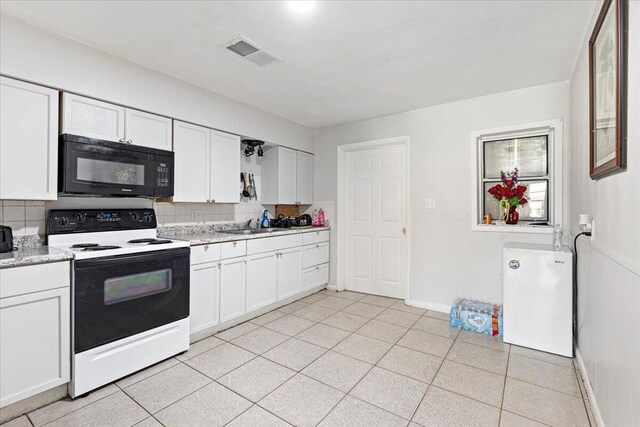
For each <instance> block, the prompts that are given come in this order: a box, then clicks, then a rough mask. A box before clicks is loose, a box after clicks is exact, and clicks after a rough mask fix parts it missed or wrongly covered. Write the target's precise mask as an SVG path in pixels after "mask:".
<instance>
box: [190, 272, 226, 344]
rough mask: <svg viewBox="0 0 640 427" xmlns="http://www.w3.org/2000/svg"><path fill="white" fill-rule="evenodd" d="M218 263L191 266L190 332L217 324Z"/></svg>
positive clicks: (218, 307) (218, 304)
mask: <svg viewBox="0 0 640 427" xmlns="http://www.w3.org/2000/svg"><path fill="white" fill-rule="evenodd" d="M219 264H220V263H219V262H215V263H213V262H210V263H206V264H200V265H195V266H192V267H191V277H190V280H189V285H190V289H189V291H190V294H189V300H190V306H189V317H190V323H191V333H192V334H193V333H195V332H199V331H202V330H204V329H207V328H210V327H212V326H215V325H217V324H218V317H219V309H220V299H219V295H220V266H219Z"/></svg>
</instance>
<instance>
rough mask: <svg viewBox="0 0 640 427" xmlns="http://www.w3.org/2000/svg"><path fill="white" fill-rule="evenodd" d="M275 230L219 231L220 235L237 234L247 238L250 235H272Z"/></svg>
mask: <svg viewBox="0 0 640 427" xmlns="http://www.w3.org/2000/svg"><path fill="white" fill-rule="evenodd" d="M274 231H275V230H272V229H270V228H244V229H241V230H224V231H222V230H221V231H220V232H221V233H227V234H239V235H242V236H249V235H252V234H267V233H273V232H274Z"/></svg>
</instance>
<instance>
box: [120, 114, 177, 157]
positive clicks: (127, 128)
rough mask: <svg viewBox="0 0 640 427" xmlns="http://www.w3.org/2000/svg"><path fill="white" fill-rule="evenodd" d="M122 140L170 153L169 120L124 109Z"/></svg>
mask: <svg viewBox="0 0 640 427" xmlns="http://www.w3.org/2000/svg"><path fill="white" fill-rule="evenodd" d="M124 117H125V120H124V139H125V140H126V141H127V142H130V143H131V144H135V145H142V146H144V147H151V148H158V149H160V150H167V151H171V119H169V118H167V117H162V116H157V115H155V114H149V113H145V112H144V111H138V110H132V109H131V108H126V109H125V115H124Z"/></svg>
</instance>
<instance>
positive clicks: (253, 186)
mask: <svg viewBox="0 0 640 427" xmlns="http://www.w3.org/2000/svg"><path fill="white" fill-rule="evenodd" d="M247 190H248V191H249V198H250V199H253V198H255V199H257V198H258V196H257V195H256V182H255V181H254V180H253V174H252V173H250V174H249V188H247Z"/></svg>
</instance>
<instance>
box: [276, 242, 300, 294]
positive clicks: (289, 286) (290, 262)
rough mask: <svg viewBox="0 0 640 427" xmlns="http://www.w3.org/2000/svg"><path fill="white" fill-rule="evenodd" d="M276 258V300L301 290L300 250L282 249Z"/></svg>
mask: <svg viewBox="0 0 640 427" xmlns="http://www.w3.org/2000/svg"><path fill="white" fill-rule="evenodd" d="M279 254H280V255H279V256H278V300H282V299H284V298H287V297H290V296H292V295H295V294H297V293H298V292H300V290H301V289H302V248H301V247H296V248H291V249H283V250H281V251H280V252H279Z"/></svg>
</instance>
